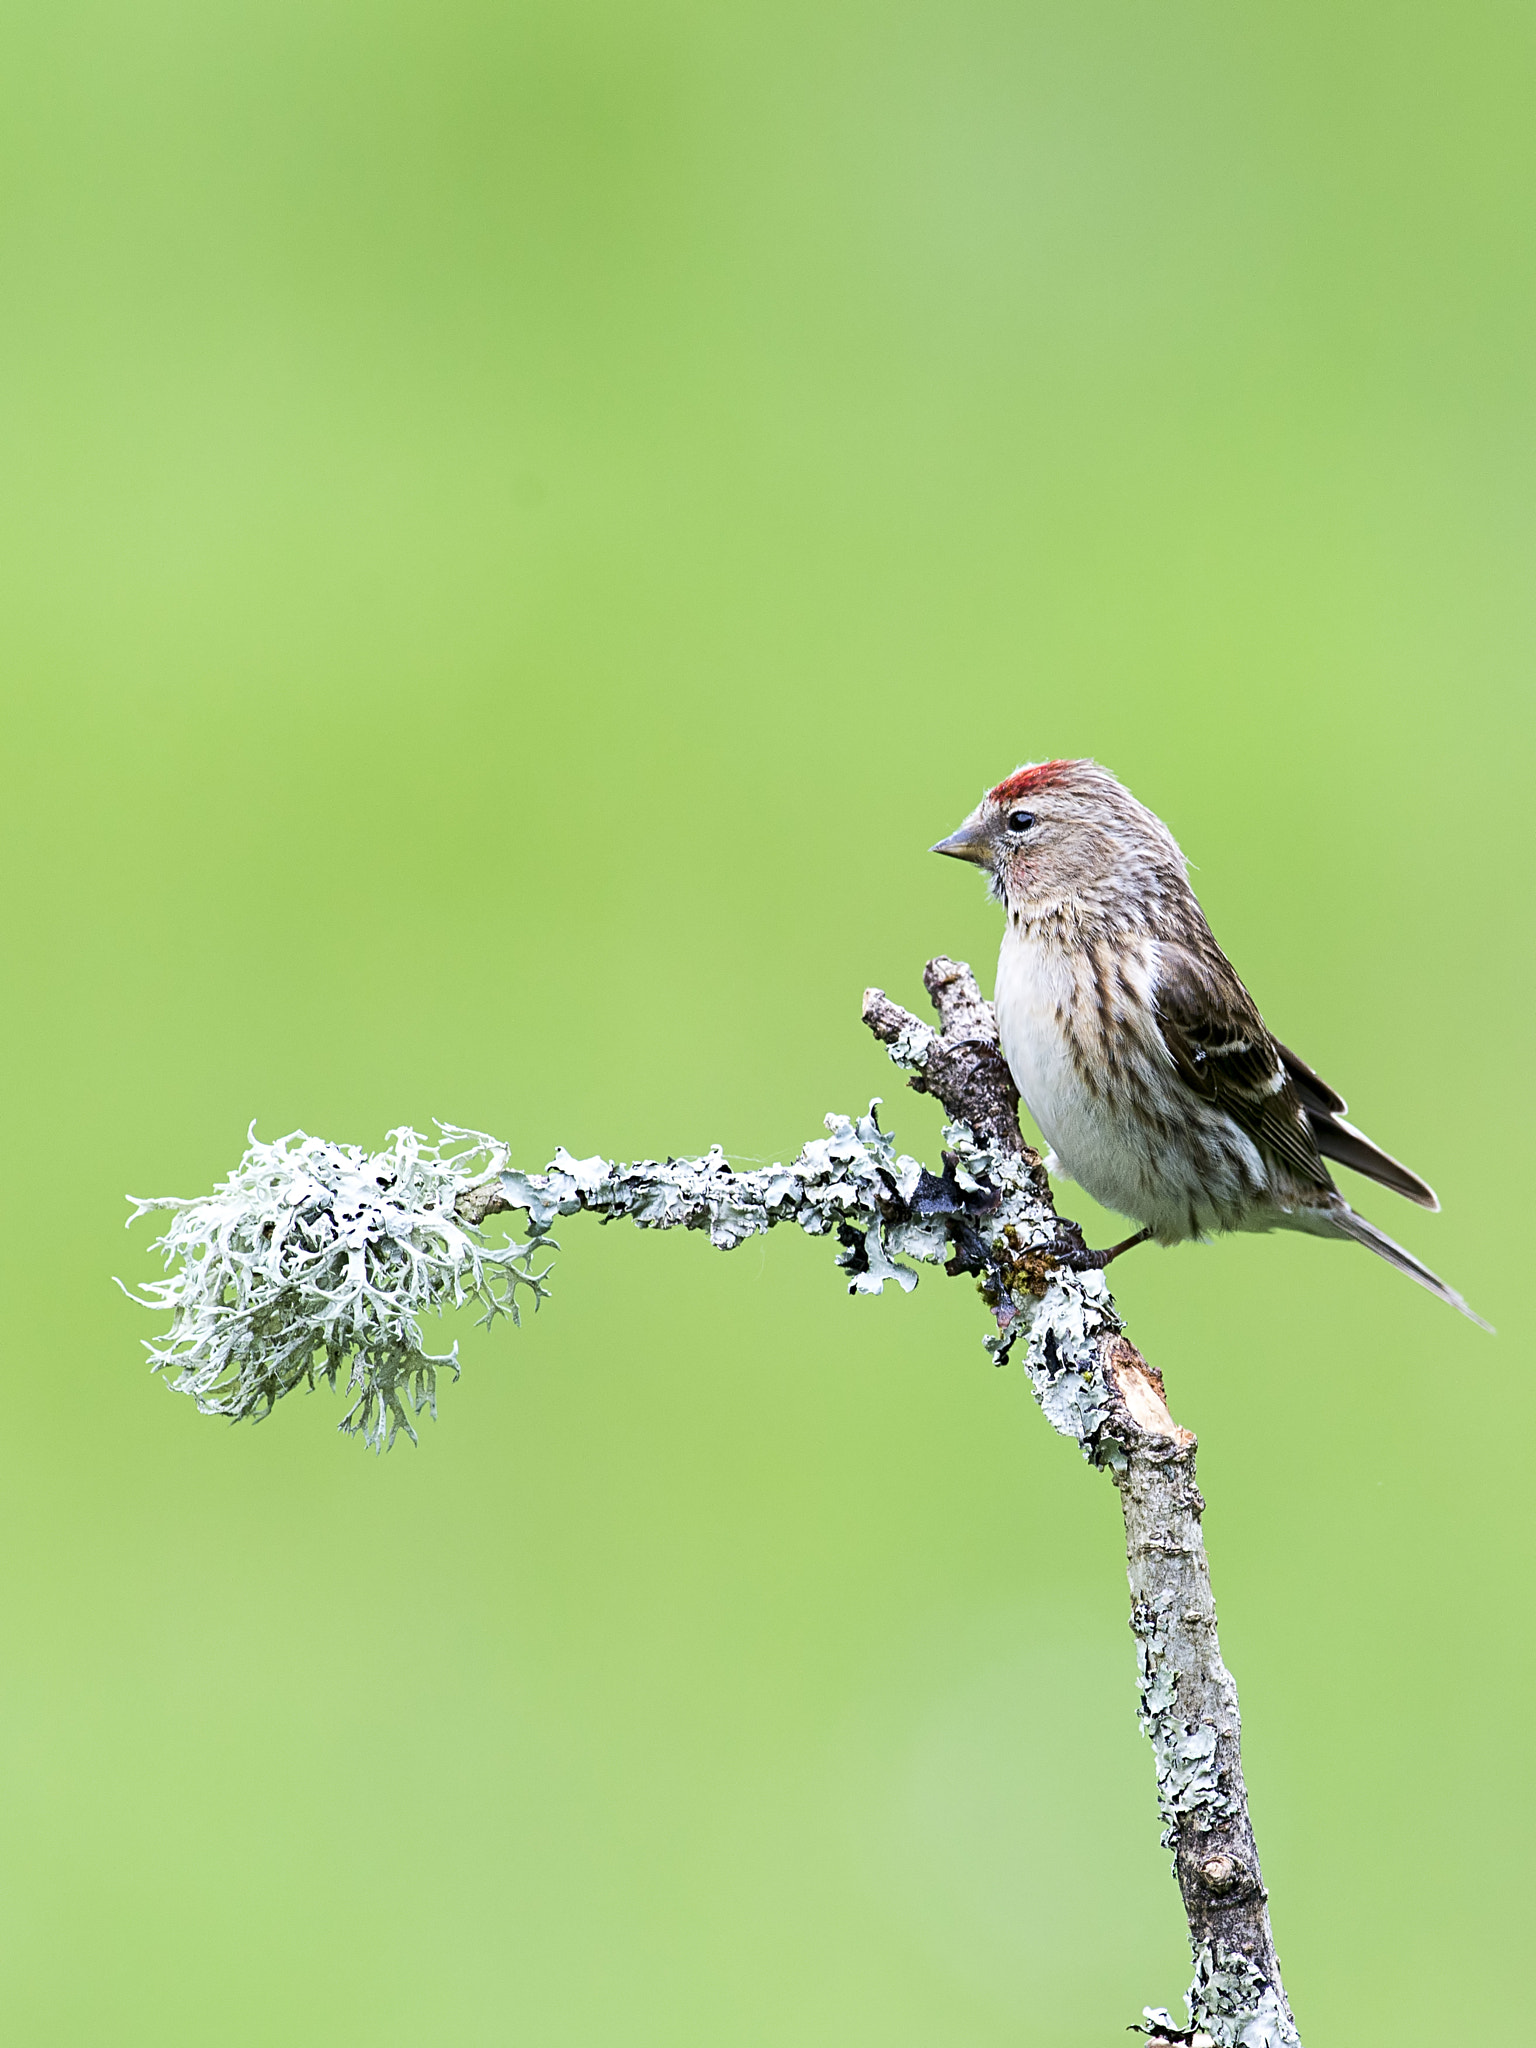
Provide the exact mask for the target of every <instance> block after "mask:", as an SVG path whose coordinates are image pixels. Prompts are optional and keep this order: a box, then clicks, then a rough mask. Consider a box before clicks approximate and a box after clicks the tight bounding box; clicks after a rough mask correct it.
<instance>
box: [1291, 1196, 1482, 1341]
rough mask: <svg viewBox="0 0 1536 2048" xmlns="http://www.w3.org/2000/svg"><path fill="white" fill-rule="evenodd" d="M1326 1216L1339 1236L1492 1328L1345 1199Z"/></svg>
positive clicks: (1449, 1288) (1436, 1276)
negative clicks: (1347, 1239) (1351, 1241)
mask: <svg viewBox="0 0 1536 2048" xmlns="http://www.w3.org/2000/svg"><path fill="white" fill-rule="evenodd" d="M1330 1220H1331V1222H1332V1224H1333V1226H1334V1228H1335V1229H1336V1230H1337V1231H1338V1232H1339V1234H1340V1236H1342V1237H1347V1238H1350V1239H1352V1240H1353V1241H1354V1243H1356V1244H1363V1245H1364V1246H1365V1248H1366V1250H1367V1251H1373V1252H1375V1254H1376V1256H1377V1257H1378V1258H1379V1259H1385V1260H1386V1262H1387V1264H1388V1265H1389V1266H1395V1267H1396V1268H1397V1270H1398V1272H1399V1273H1406V1274H1407V1275H1408V1278H1409V1279H1410V1280H1417V1281H1418V1283H1419V1285H1420V1286H1421V1287H1427V1288H1428V1289H1429V1291H1430V1293H1431V1294H1438V1295H1439V1297H1440V1299H1441V1300H1442V1301H1448V1302H1449V1303H1450V1305H1451V1307H1452V1308H1459V1309H1460V1310H1461V1313H1462V1314H1463V1315H1464V1316H1466V1317H1467V1318H1468V1320H1469V1321H1471V1322H1474V1323H1476V1324H1477V1326H1478V1327H1479V1329H1483V1330H1489V1331H1491V1330H1492V1329H1493V1325H1492V1323H1485V1322H1484V1321H1483V1318H1482V1317H1481V1316H1480V1315H1479V1314H1478V1312H1477V1310H1476V1309H1475V1308H1469V1307H1468V1305H1467V1304H1466V1302H1465V1301H1463V1300H1462V1298H1461V1296H1460V1295H1459V1294H1458V1293H1457V1292H1456V1290H1455V1288H1454V1287H1447V1286H1446V1284H1445V1282H1444V1281H1443V1280H1442V1279H1441V1278H1440V1276H1439V1274H1438V1273H1432V1272H1431V1271H1430V1270H1429V1268H1428V1266H1426V1265H1424V1264H1423V1262H1422V1261H1421V1260H1419V1259H1416V1258H1415V1257H1414V1256H1413V1253H1412V1252H1409V1251H1404V1249H1403V1247H1402V1246H1401V1245H1400V1244H1395V1243H1394V1242H1393V1241H1392V1239H1391V1238H1390V1237H1388V1236H1387V1234H1386V1232H1385V1231H1384V1230H1378V1229H1377V1228H1376V1226H1375V1224H1374V1223H1367V1222H1366V1220H1365V1218H1364V1217H1363V1216H1357V1215H1356V1214H1355V1211H1354V1210H1353V1209H1351V1208H1350V1207H1349V1206H1348V1204H1347V1203H1341V1204H1340V1206H1339V1208H1338V1209H1336V1210H1333V1211H1332V1212H1331V1214H1330Z"/></svg>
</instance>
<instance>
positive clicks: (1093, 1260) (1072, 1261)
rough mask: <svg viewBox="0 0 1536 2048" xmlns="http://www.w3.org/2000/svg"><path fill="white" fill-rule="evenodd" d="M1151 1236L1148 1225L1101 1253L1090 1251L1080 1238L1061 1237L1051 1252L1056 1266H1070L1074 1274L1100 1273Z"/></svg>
mask: <svg viewBox="0 0 1536 2048" xmlns="http://www.w3.org/2000/svg"><path fill="white" fill-rule="evenodd" d="M1151 1235H1152V1226H1151V1225H1150V1224H1148V1225H1147V1227H1146V1229H1145V1230H1138V1231H1137V1232H1136V1235H1135V1236H1134V1237H1122V1238H1121V1240H1120V1242H1119V1243H1118V1244H1112V1245H1109V1246H1108V1247H1107V1248H1106V1249H1105V1250H1104V1251H1101V1252H1095V1251H1090V1250H1089V1249H1088V1247H1087V1245H1085V1244H1084V1243H1083V1241H1082V1238H1081V1236H1078V1237H1077V1238H1076V1239H1073V1238H1070V1237H1065V1236H1063V1237H1059V1238H1057V1240H1056V1242H1055V1244H1053V1245H1052V1246H1051V1251H1052V1252H1053V1253H1054V1255H1055V1258H1056V1262H1057V1264H1058V1265H1061V1266H1070V1267H1071V1269H1072V1271H1073V1272H1074V1273H1102V1272H1103V1270H1104V1268H1105V1267H1106V1266H1107V1265H1108V1264H1109V1262H1110V1260H1111V1259H1118V1258H1119V1256H1120V1254H1121V1253H1122V1252H1128V1251H1130V1250H1131V1249H1132V1248H1133V1247H1134V1246H1135V1245H1138V1244H1145V1243H1146V1241H1147V1239H1148V1238H1149V1237H1150V1236H1151Z"/></svg>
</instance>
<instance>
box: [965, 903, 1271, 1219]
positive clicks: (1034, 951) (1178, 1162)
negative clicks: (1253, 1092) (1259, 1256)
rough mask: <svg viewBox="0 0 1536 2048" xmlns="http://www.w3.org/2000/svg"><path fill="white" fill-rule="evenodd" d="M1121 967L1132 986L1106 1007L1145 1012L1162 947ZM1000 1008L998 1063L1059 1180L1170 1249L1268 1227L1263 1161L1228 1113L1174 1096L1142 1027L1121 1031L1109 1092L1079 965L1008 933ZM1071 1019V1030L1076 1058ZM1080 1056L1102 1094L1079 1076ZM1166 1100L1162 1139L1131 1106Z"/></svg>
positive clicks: (1166, 1064)
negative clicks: (1262, 1209) (1261, 1207)
mask: <svg viewBox="0 0 1536 2048" xmlns="http://www.w3.org/2000/svg"><path fill="white" fill-rule="evenodd" d="M1119 967H1120V971H1121V973H1122V975H1123V977H1124V980H1125V983H1126V985H1127V986H1126V988H1125V990H1124V991H1123V993H1122V991H1120V990H1118V989H1117V990H1116V991H1115V992H1114V993H1113V995H1112V996H1111V998H1110V1000H1111V1003H1112V1004H1119V1003H1120V1002H1122V1001H1127V1002H1130V1003H1133V1004H1134V1005H1135V1006H1136V1007H1137V1008H1138V1009H1139V1008H1141V1006H1142V1005H1145V1006H1146V1007H1147V1009H1150V1008H1151V1003H1152V992H1153V987H1154V983H1155V978H1156V973H1157V954H1156V947H1155V945H1154V944H1152V942H1150V941H1147V942H1145V943H1144V944H1142V945H1141V946H1132V947H1129V948H1127V949H1126V950H1125V951H1123V952H1122V953H1121V954H1120V955H1119ZM996 1008H997V1029H998V1036H999V1037H1000V1039H1001V1040H1002V1046H1003V1057H1004V1059H1006V1060H1007V1062H1008V1065H1009V1068H1010V1070H1011V1072H1012V1074H1013V1078H1014V1080H1015V1081H1016V1082H1017V1083H1018V1088H1019V1093H1020V1095H1021V1096H1022V1097H1023V1098H1024V1103H1025V1106H1026V1107H1027V1109H1028V1110H1029V1113H1030V1115H1031V1116H1032V1117H1033V1118H1034V1120H1035V1122H1036V1123H1037V1124H1038V1125H1039V1126H1040V1131H1041V1135H1042V1136H1043V1137H1044V1139H1045V1141H1046V1143H1047V1144H1048V1145H1049V1146H1050V1148H1051V1150H1052V1151H1053V1152H1054V1153H1055V1155H1056V1163H1057V1165H1058V1166H1059V1167H1060V1169H1061V1171H1062V1172H1063V1173H1065V1174H1067V1175H1068V1176H1069V1177H1070V1178H1071V1179H1072V1180H1075V1181H1076V1182H1077V1184H1078V1186H1079V1187H1081V1188H1085V1189H1086V1190H1087V1191H1088V1193H1089V1194H1090V1195H1092V1196H1093V1198H1094V1200H1095V1201H1096V1202H1101V1203H1102V1204H1103V1205H1104V1207H1105V1208H1106V1209H1113V1210H1114V1211H1115V1212H1116V1214H1117V1215H1120V1216H1129V1217H1130V1218H1132V1220H1133V1221H1135V1222H1137V1223H1145V1224H1150V1225H1151V1227H1152V1230H1153V1231H1154V1233H1155V1234H1156V1235H1157V1237H1159V1238H1160V1239H1161V1240H1162V1241H1163V1242H1164V1243H1165V1244H1174V1243H1177V1242H1178V1241H1179V1240H1180V1239H1181V1238H1188V1237H1199V1236H1202V1235H1204V1234H1205V1233H1206V1232H1207V1231H1210V1230H1222V1229H1225V1230H1230V1229H1233V1228H1237V1227H1245V1228H1254V1227H1261V1228H1267V1227H1268V1225H1267V1224H1258V1225H1257V1226H1256V1223H1255V1220H1254V1219H1253V1218H1252V1216H1251V1213H1250V1212H1251V1209H1252V1202H1253V1196H1254V1192H1255V1190H1256V1189H1259V1188H1262V1187H1263V1185H1264V1181H1265V1170H1264V1165H1263V1162H1262V1160H1261V1159H1260V1157H1259V1154H1258V1152H1257V1151H1256V1150H1255V1148H1254V1146H1253V1145H1252V1143H1251V1142H1250V1140H1249V1139H1248V1138H1246V1137H1245V1136H1244V1135H1243V1134H1242V1133H1241V1132H1240V1131H1239V1130H1238V1129H1237V1127H1236V1126H1235V1125H1234V1124H1233V1123H1232V1122H1231V1120H1230V1119H1229V1118H1228V1117H1227V1116H1226V1115H1225V1114H1224V1113H1223V1112H1220V1111H1217V1110H1215V1109H1213V1108H1208V1107H1207V1106H1206V1105H1205V1104H1203V1103H1201V1102H1199V1101H1197V1100H1196V1099H1195V1098H1193V1097H1189V1098H1188V1099H1187V1100H1186V1099H1183V1098H1181V1097H1178V1096H1177V1094H1176V1090H1177V1083H1176V1082H1174V1080H1173V1077H1172V1063H1171V1061H1168V1060H1166V1059H1165V1057H1164V1056H1163V1055H1162V1052H1161V1047H1160V1045H1159V1043H1158V1040H1157V1038H1156V1036H1155V1034H1153V1035H1150V1036H1149V1035H1148V1034H1147V1033H1146V1031H1145V1030H1144V1029H1143V1028H1141V1023H1140V1021H1139V1020H1138V1021H1136V1022H1133V1023H1132V1025H1131V1028H1130V1029H1129V1031H1128V1033H1126V1035H1121V1033H1120V1032H1117V1033H1116V1043H1117V1045H1118V1047H1119V1049H1120V1053H1121V1058H1120V1062H1119V1068H1118V1075H1119V1078H1118V1083H1117V1086H1116V1088H1114V1089H1111V1087H1110V1085H1109V1067H1108V1062H1107V1061H1106V1060H1104V1059H1102V1058H1100V1057H1099V1056H1098V1052H1097V1044H1096V1033H1097V1030H1098V1023H1099V1020H1098V1011H1097V1005H1096V1003H1095V1000H1094V992H1093V978H1092V974H1091V972H1090V971H1089V968H1088V964H1087V962H1086V961H1085V960H1084V959H1083V958H1081V957H1077V958H1074V956H1072V955H1070V954H1069V953H1068V952H1067V951H1066V950H1065V949H1064V948H1063V947H1060V946H1056V945H1045V944H1042V943H1041V942H1040V941H1039V940H1038V939H1033V938H1030V937H1028V936H1026V935H1024V934H1022V933H1020V932H1018V931H1015V930H1014V929H1013V928H1012V926H1010V927H1009V929H1008V931H1007V932H1006V934H1005V935H1004V938H1003V947H1002V952H1001V953H1000V954H999V956H998V962H997V1001H996ZM1068 1017H1072V1018H1073V1019H1075V1021H1076V1027H1077V1030H1076V1039H1077V1043H1078V1046H1079V1054H1078V1058H1074V1057H1073V1036H1072V1034H1069V1032H1068V1030H1067V1027H1066V1022H1065V1020H1066V1019H1067V1018H1068ZM1128 1047H1129V1048H1133V1050H1131V1051H1129V1052H1128V1051H1127V1048H1128ZM1084 1059H1086V1061H1087V1063H1088V1067H1089V1071H1090V1072H1091V1073H1092V1074H1093V1075H1094V1078H1095V1080H1096V1081H1097V1082H1098V1086H1097V1087H1095V1086H1093V1085H1091V1084H1090V1082H1089V1081H1088V1080H1087V1079H1085V1078H1084V1074H1083V1071H1082V1067H1081V1065H1080V1061H1081V1060H1084ZM1170 1093H1172V1094H1173V1096H1174V1099H1176V1100H1178V1105H1179V1106H1178V1122H1177V1128H1176V1130H1173V1129H1170V1130H1168V1131H1167V1132H1166V1133H1165V1134H1164V1135H1163V1136H1162V1137H1161V1138H1160V1137H1159V1135H1158V1134H1157V1132H1156V1131H1155V1130H1154V1129H1153V1128H1152V1127H1151V1126H1150V1124H1149V1122H1148V1119H1147V1117H1146V1115H1145V1114H1138V1113H1137V1108H1136V1107H1135V1106H1133V1102H1132V1098H1136V1100H1137V1101H1138V1102H1139V1103H1140V1104H1141V1105H1143V1106H1144V1105H1145V1104H1147V1103H1148V1102H1155V1101H1157V1100H1159V1099H1163V1100H1167V1099H1169V1097H1170Z"/></svg>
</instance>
